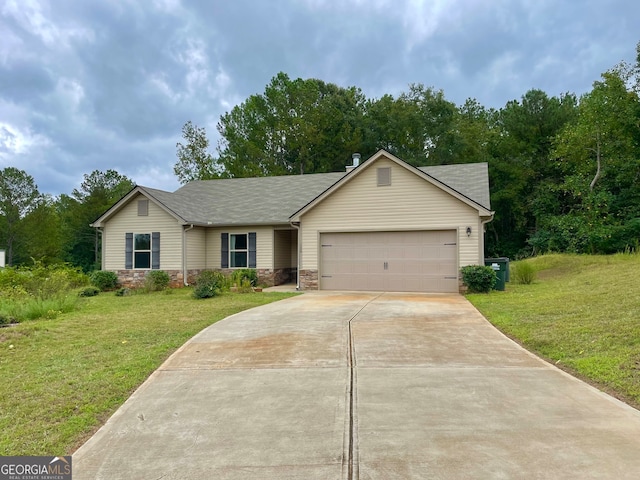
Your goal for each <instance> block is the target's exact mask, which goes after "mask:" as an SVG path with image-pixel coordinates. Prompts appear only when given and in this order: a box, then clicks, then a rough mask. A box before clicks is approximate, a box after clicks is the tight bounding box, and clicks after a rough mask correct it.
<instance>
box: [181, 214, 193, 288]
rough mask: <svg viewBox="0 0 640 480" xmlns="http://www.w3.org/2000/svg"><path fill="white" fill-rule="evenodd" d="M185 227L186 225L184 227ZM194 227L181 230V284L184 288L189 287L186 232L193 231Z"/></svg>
mask: <svg viewBox="0 0 640 480" xmlns="http://www.w3.org/2000/svg"><path fill="white" fill-rule="evenodd" d="M184 226H185V227H186V225H184ZM193 228H194V225H193V224H191V226H190V227H189V228H183V229H182V282H183V283H184V286H185V287H188V286H189V282H188V281H187V280H188V278H187V275H188V273H189V270H188V269H187V232H188V231H189V230H193Z"/></svg>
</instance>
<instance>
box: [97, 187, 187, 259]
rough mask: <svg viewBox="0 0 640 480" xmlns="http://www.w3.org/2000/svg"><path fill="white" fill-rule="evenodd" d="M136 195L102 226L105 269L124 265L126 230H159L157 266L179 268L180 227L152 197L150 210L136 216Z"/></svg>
mask: <svg viewBox="0 0 640 480" xmlns="http://www.w3.org/2000/svg"><path fill="white" fill-rule="evenodd" d="M143 199H145V197H144V196H143V195H137V196H136V197H134V198H132V199H131V201H130V202H129V203H128V204H127V205H125V206H124V207H122V210H121V211H120V212H118V215H114V216H113V217H111V219H109V220H108V221H107V222H106V223H105V226H104V233H103V235H104V243H103V246H104V247H103V248H104V259H105V264H104V265H103V268H104V269H105V270H123V269H124V267H125V263H124V262H125V258H124V256H125V234H126V233H127V232H131V233H151V232H160V268H161V269H162V270H179V269H181V268H182V227H181V226H180V225H179V224H178V222H177V220H176V219H175V218H174V217H172V216H171V215H169V214H168V213H167V212H166V211H164V210H163V209H162V208H160V207H158V206H157V205H156V204H155V203H153V202H152V201H150V202H149V214H148V215H145V216H138V200H143Z"/></svg>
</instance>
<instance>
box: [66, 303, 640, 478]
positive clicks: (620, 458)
mask: <svg viewBox="0 0 640 480" xmlns="http://www.w3.org/2000/svg"><path fill="white" fill-rule="evenodd" d="M352 367H353V368H352ZM639 475H640V412H638V411H637V410H635V409H632V408H631V407H628V406H627V405H625V404H623V403H621V402H619V401H617V400H615V399H613V398H611V397H609V396H607V395H605V394H603V393H601V392H599V391H598V390H596V389H594V388H592V387H590V386H588V385H586V384H584V383H582V382H580V381H578V380H576V379H574V378H573V377H571V376H569V375H567V374H565V373H563V372H562V371H560V370H558V369H556V368H555V367H553V366H551V365H549V364H547V363H545V362H543V361H541V360H539V359H538V358H536V357H535V356H533V355H531V354H530V353H528V352H527V351H526V350H524V349H522V348H520V347H519V346H518V345H516V344H515V343H513V342H512V341H511V340H509V339H507V338H506V337H504V336H503V335H502V334H500V333H499V332H498V331H497V330H495V329H494V328H493V327H492V326H491V325H490V324H489V323H488V322H487V321H486V320H485V319H484V318H483V317H482V316H481V315H480V314H479V313H478V312H477V311H476V310H475V309H474V308H473V307H472V306H471V305H470V304H469V303H468V302H467V301H466V300H465V299H464V298H463V297H461V296H456V295H452V296H450V295H420V294H392V293H385V294H375V293H371V294H369V293H315V292H314V293H308V294H305V295H302V296H299V297H295V298H291V299H288V300H284V301H282V302H278V303H275V304H270V305H266V306H263V307H259V308H255V309H253V310H249V311H246V312H243V313H240V314H237V315H234V316H232V317H229V318H227V319H225V320H222V321H220V322H218V323H216V324H214V325H212V326H211V327H209V328H207V329H206V330H204V331H202V332H201V333H200V334H199V335H197V336H196V337H194V338H193V339H192V340H191V341H189V342H188V343H186V344H185V345H184V346H183V347H182V348H181V349H180V350H179V351H178V352H176V353H175V354H174V355H173V356H172V357H171V358H170V359H169V360H167V362H166V363H165V364H164V365H162V366H161V367H160V368H159V369H158V370H157V371H156V372H155V373H154V374H153V375H152V376H151V377H150V378H149V379H148V380H147V382H146V383H145V384H144V385H142V386H141V387H140V388H139V389H138V390H137V391H136V392H135V393H134V394H133V395H132V396H131V398H129V400H128V401H127V402H126V403H125V404H124V405H123V406H122V408H120V409H119V410H118V411H117V412H116V413H115V415H114V416H113V417H112V418H111V419H110V420H109V421H108V422H107V424H106V425H105V426H104V427H103V428H102V429H101V430H100V431H98V432H97V433H96V435H94V436H93V437H92V438H91V439H90V440H89V441H88V442H87V443H86V444H85V445H84V446H82V447H81V448H80V449H79V450H78V451H77V452H76V453H75V454H74V455H73V477H74V480H83V479H160V478H162V479H181V480H184V479H242V480H245V479H252V478H254V479H305V480H308V479H322V480H326V479H351V478H353V479H358V478H359V479H380V480H383V479H384V480H390V479H411V478H428V479H464V478H469V479H494V478H495V479H508V478H513V479H523V478H527V479H533V478H535V479H546V478H549V479H559V478H562V479H572V478H575V479H603V478H616V479H625V478H629V479H631V478H633V479H636V478H638V476H639Z"/></svg>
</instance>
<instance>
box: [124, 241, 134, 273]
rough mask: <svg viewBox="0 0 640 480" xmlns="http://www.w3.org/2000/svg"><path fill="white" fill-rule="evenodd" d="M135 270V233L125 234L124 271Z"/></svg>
mask: <svg viewBox="0 0 640 480" xmlns="http://www.w3.org/2000/svg"><path fill="white" fill-rule="evenodd" d="M132 268H133V233H125V234H124V269H125V270H131V269H132Z"/></svg>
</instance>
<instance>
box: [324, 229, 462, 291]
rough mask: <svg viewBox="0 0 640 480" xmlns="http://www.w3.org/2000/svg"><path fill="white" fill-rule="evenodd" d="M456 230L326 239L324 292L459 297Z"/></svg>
mask: <svg viewBox="0 0 640 480" xmlns="http://www.w3.org/2000/svg"><path fill="white" fill-rule="evenodd" d="M457 238H458V235H457V231H456V230H437V231H428V230H427V231H401V232H331V233H321V234H320V249H321V251H320V289H322V290H365V291H401V292H457V291H458V287H459V285H458V274H457V272H458V248H457Z"/></svg>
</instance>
